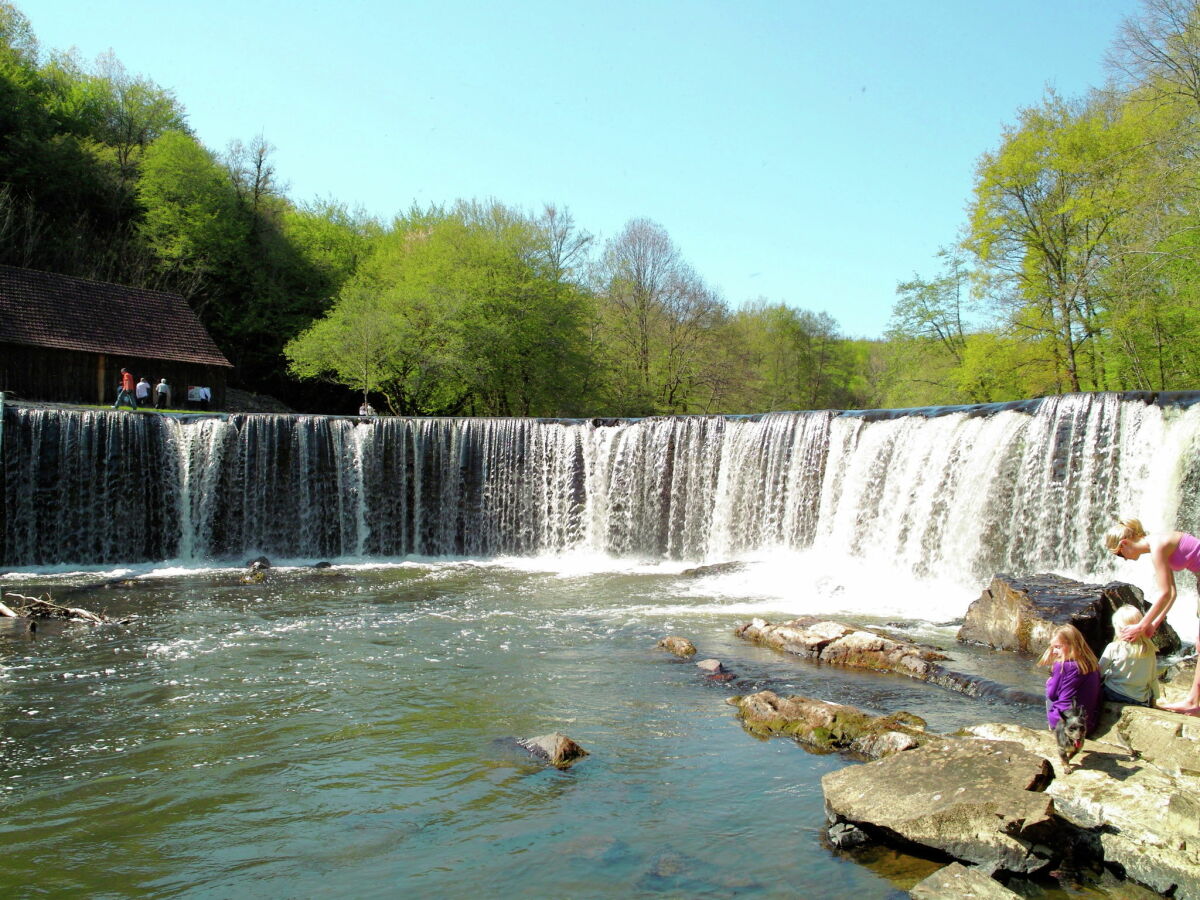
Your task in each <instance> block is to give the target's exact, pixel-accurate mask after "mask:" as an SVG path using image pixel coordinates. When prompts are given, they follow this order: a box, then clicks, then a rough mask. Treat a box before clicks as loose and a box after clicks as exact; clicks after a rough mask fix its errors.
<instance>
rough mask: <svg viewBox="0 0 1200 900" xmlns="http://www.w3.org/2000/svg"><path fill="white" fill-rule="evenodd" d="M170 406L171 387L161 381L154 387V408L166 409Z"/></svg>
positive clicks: (165, 381)
mask: <svg viewBox="0 0 1200 900" xmlns="http://www.w3.org/2000/svg"><path fill="white" fill-rule="evenodd" d="M170 405H171V386H170V385H169V384H167V379H165V378H164V379H163V380H162V381H160V382H159V383H158V384H156V385H155V386H154V408H155V409H166V408H167V407H169V406H170Z"/></svg>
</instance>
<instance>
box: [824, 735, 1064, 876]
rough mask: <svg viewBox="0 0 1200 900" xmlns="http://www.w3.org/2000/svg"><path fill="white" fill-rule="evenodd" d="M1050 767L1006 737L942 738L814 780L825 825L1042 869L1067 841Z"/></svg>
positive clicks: (988, 865)
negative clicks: (1057, 811)
mask: <svg viewBox="0 0 1200 900" xmlns="http://www.w3.org/2000/svg"><path fill="white" fill-rule="evenodd" d="M1051 778H1052V769H1051V767H1050V763H1049V762H1047V761H1046V760H1045V759H1044V758H1043V757H1041V756H1040V755H1038V754H1035V753H1031V752H1030V751H1028V750H1026V749H1025V748H1024V747H1022V746H1021V745H1020V744H1019V743H1016V742H1012V741H984V740H965V739H963V740H944V741H939V742H936V743H930V744H927V745H926V746H923V747H920V748H918V749H916V750H911V751H909V752H907V753H896V754H893V755H890V756H887V757H885V758H883V759H880V760H876V761H875V762H871V763H867V764H866V765H861V766H850V767H848V768H845V769H841V770H839V771H837V772H830V773H829V774H827V775H825V776H824V777H823V778H822V779H821V786H822V788H823V789H824V792H825V806H826V810H827V813H828V815H829V818H830V824H832V825H837V824H839V823H844V822H848V823H850V824H852V825H854V826H856V827H858V828H861V829H863V830H864V831H866V832H868V833H870V834H874V835H876V836H879V837H884V838H900V839H901V840H902V841H907V842H911V843H915V844H920V845H922V846H925V847H930V848H933V849H935V850H938V851H941V852H942V853H946V854H948V855H949V856H951V857H954V858H955V859H959V860H963V861H966V862H969V863H972V864H973V865H977V866H979V867H980V869H981V870H982V871H983V872H985V873H988V874H993V873H996V872H1011V873H1020V874H1027V873H1035V872H1041V871H1043V870H1046V869H1048V868H1049V867H1050V866H1051V865H1053V864H1054V863H1056V862H1057V861H1058V860H1059V859H1060V858H1061V857H1062V855H1063V851H1064V848H1066V847H1069V846H1070V845H1071V841H1072V834H1073V831H1074V829H1072V828H1071V827H1070V826H1069V825H1067V823H1065V822H1064V821H1063V820H1061V819H1059V818H1057V817H1056V816H1055V815H1054V801H1053V800H1052V799H1051V798H1050V797H1049V796H1048V795H1047V794H1045V793H1044V789H1045V787H1046V785H1047V784H1049V783H1050V780H1051Z"/></svg>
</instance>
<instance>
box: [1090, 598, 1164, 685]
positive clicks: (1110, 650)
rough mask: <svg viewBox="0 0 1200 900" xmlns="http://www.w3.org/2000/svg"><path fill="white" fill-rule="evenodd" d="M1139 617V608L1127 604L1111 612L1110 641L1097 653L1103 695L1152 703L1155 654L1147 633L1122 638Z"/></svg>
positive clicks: (1154, 681)
mask: <svg viewBox="0 0 1200 900" xmlns="http://www.w3.org/2000/svg"><path fill="white" fill-rule="evenodd" d="M1141 620H1142V611H1141V610H1140V609H1138V608H1137V607H1136V606H1130V605H1129V604H1126V605H1125V606H1122V607H1121V608H1120V609H1118V610H1117V611H1116V612H1115V613H1113V617H1112V624H1113V632H1114V636H1113V641H1112V643H1110V644H1109V645H1108V646H1107V647H1105V648H1104V652H1103V653H1101V654H1100V678H1101V679H1102V680H1103V687H1104V699H1106V700H1111V701H1112V702H1114V703H1137V704H1140V705H1141V706H1153V705H1154V700H1155V698H1156V697H1157V696H1158V654H1157V653H1156V652H1155V649H1154V642H1153V641H1151V640H1150V638H1148V637H1144V636H1142V637H1136V638H1134V639H1133V640H1131V641H1127V640H1125V639H1124V638H1123V637H1121V634H1122V632H1123V631H1125V629H1128V628H1129V627H1130V626H1131V625H1136V624H1137V623H1138V622H1140V621H1141Z"/></svg>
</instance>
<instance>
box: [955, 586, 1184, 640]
mask: <svg viewBox="0 0 1200 900" xmlns="http://www.w3.org/2000/svg"><path fill="white" fill-rule="evenodd" d="M1126 603H1128V604H1131V605H1132V606H1136V607H1137V608H1138V609H1140V610H1143V611H1145V610H1146V609H1148V608H1149V606H1148V604H1147V603H1146V601H1145V599H1144V598H1143V596H1142V592H1141V591H1140V590H1139V589H1138V588H1136V587H1134V586H1133V585H1132V584H1126V583H1124V582H1123V581H1113V582H1109V583H1108V584H1084V583H1083V582H1081V581H1074V580H1072V579H1070V578H1063V577H1062V576H1060V575H1030V576H1028V577H1025V578H1016V577H1014V576H1012V575H996V576H995V577H994V578H992V581H991V584H989V585H988V586H987V587H986V588H984V590H983V593H982V594H980V595H979V599H977V600H975V601H974V602H973V603H972V604H971V606H970V608H969V609H968V610H967V616H966V619H965V621H964V622H963V626H962V628H960V629H959V630H958V639H959V640H960V641H963V642H965V643H972V644H986V645H988V646H989V647H995V648H996V649H998V650H1017V651H1020V652H1022V653H1032V654H1040V653H1041V652H1042V651H1043V650H1045V649H1046V647H1047V646H1049V644H1050V634H1051V632H1053V631H1054V629H1055V628H1057V627H1059V626H1060V625H1068V624H1070V625H1074V626H1075V627H1076V628H1078V629H1079V631H1080V632H1081V633H1082V634H1083V636H1084V639H1086V640H1087V642H1088V646H1090V647H1091V648H1092V650H1093V651H1094V652H1095V654H1096V655H1097V656H1099V655H1100V654H1101V652H1103V650H1104V647H1105V645H1107V644H1108V642H1109V641H1111V640H1112V638H1113V630H1112V614H1113V612H1115V611H1116V609H1117V607H1119V606H1123V605H1124V604H1126ZM1154 642H1155V645H1156V646H1157V647H1158V650H1159V652H1160V653H1175V652H1177V651H1178V650H1179V648H1180V641H1179V635H1177V634H1176V633H1175V631H1174V629H1172V628H1171V627H1170V626H1169V625H1167V624H1165V623H1164V624H1163V626H1162V627H1161V628H1160V629H1159V631H1158V634H1157V635H1155V641H1154Z"/></svg>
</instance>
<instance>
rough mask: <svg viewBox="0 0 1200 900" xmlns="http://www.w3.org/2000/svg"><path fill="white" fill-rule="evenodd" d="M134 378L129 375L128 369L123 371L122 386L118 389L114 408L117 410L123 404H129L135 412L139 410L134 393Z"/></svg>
mask: <svg viewBox="0 0 1200 900" xmlns="http://www.w3.org/2000/svg"><path fill="white" fill-rule="evenodd" d="M134 387H135V386H134V383H133V376H132V375H130V374H129V370H128V369H122V370H121V384H120V386H119V387H118V388H117V402H116V403H114V404H113V406H112V408H113V409H116V408H117V407H119V406H120V405H121V404H122V403H128V404H129V405H130V406H131V407H132V408H133V409H134V410H135V411H136V410H137V408H138V405H137V400H135V399H134V398H133V392H134Z"/></svg>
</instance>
